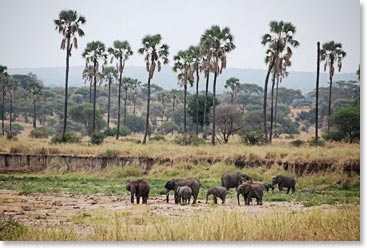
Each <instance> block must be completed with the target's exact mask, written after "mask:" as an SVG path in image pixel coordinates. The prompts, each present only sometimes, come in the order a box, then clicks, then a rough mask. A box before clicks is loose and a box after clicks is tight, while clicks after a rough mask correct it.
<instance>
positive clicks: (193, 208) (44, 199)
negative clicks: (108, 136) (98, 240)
mask: <svg viewBox="0 0 367 248" xmlns="http://www.w3.org/2000/svg"><path fill="white" fill-rule="evenodd" d="M172 201H173V199H171V202H170V203H166V202H165V196H161V197H151V198H149V200H148V206H147V207H141V205H140V206H137V205H132V204H131V203H129V199H128V197H126V196H125V197H117V196H104V195H92V196H88V195H74V194H58V195H56V194H45V193H32V194H28V195H21V194H20V193H19V192H17V191H11V190H0V221H1V220H4V219H5V220H7V219H9V218H12V219H13V220H15V221H17V222H18V223H21V224H24V225H26V226H36V227H54V226H58V225H61V224H74V225H78V226H83V225H84V227H86V226H87V224H82V223H77V222H75V218H78V217H80V216H81V217H85V216H89V217H90V216H91V215H94V214H97V213H113V212H120V213H125V214H132V213H139V212H142V211H143V212H144V213H146V211H148V212H149V213H152V214H157V215H162V216H190V215H192V214H193V213H198V212H207V211H218V212H222V211H234V210H236V211H238V210H240V211H241V212H243V214H251V215H266V214H270V213H272V212H273V211H278V212H279V211H284V212H292V213H294V212H300V211H309V210H311V208H306V207H303V205H302V204H299V203H294V202H264V205H263V206H256V205H251V206H244V205H241V206H240V207H239V206H237V202H235V201H234V199H228V200H227V202H226V204H225V205H221V204H219V205H213V204H205V202H203V201H198V204H196V205H189V206H181V205H175V204H174V203H173V202H172ZM211 202H212V201H211ZM241 204H243V202H241ZM253 204H254V202H253ZM320 207H322V208H336V206H329V205H325V206H320ZM147 209H148V210H147ZM73 220H74V221H73Z"/></svg>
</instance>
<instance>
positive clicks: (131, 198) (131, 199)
mask: <svg viewBox="0 0 367 248" xmlns="http://www.w3.org/2000/svg"><path fill="white" fill-rule="evenodd" d="M130 202H131V203H132V204H134V194H133V193H130Z"/></svg>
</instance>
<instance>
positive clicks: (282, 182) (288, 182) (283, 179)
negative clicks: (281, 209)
mask: <svg viewBox="0 0 367 248" xmlns="http://www.w3.org/2000/svg"><path fill="white" fill-rule="evenodd" d="M277 184H278V187H279V191H282V189H283V187H284V188H288V190H287V194H288V193H289V190H290V189H292V193H294V191H296V179H294V178H293V177H288V176H282V175H278V176H275V177H273V183H272V185H273V186H274V185H277Z"/></svg>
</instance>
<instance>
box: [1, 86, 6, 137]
mask: <svg viewBox="0 0 367 248" xmlns="http://www.w3.org/2000/svg"><path fill="white" fill-rule="evenodd" d="M2 91H3V92H2V94H1V95H2V99H1V128H2V135H3V136H5V124H4V119H5V89H4V87H3V89H2Z"/></svg>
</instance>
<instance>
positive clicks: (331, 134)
mask: <svg viewBox="0 0 367 248" xmlns="http://www.w3.org/2000/svg"><path fill="white" fill-rule="evenodd" d="M322 138H323V139H324V140H327V141H342V140H343V139H344V138H345V135H344V134H343V132H341V131H339V130H330V131H326V132H324V133H323V134H322Z"/></svg>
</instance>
